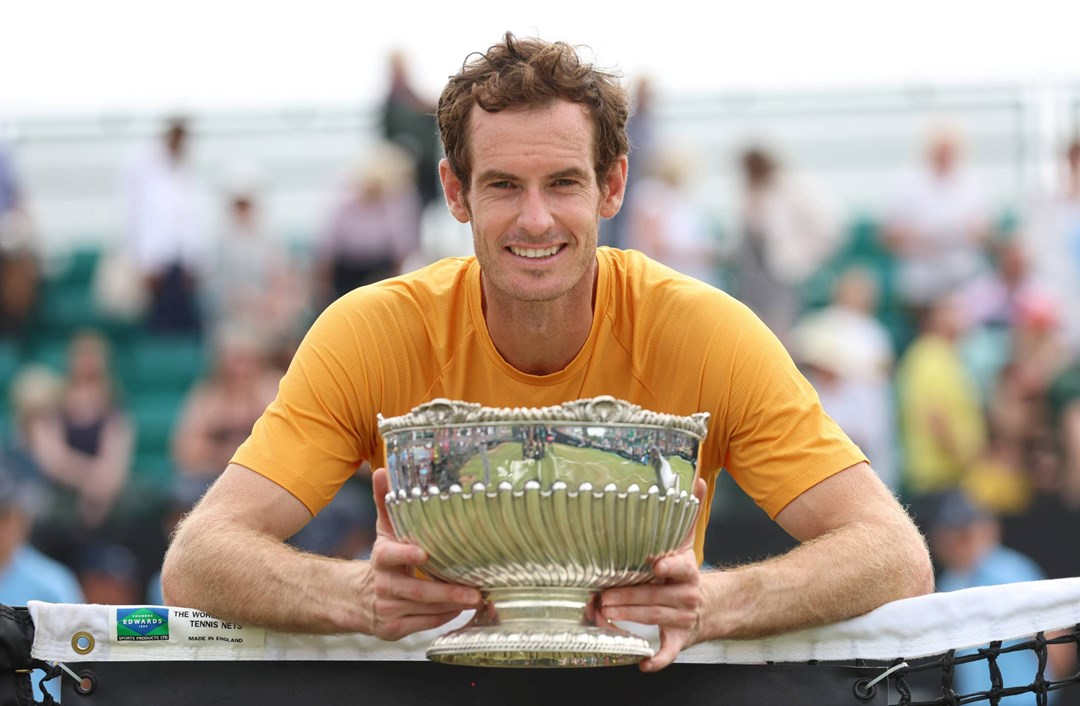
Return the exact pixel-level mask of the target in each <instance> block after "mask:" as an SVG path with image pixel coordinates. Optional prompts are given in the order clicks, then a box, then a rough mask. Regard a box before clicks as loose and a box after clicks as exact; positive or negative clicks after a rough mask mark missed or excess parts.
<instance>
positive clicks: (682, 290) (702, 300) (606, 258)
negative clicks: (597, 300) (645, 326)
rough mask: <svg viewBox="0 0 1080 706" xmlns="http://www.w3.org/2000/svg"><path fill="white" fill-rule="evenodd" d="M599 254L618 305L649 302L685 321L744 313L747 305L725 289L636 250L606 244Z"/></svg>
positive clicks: (653, 306)
mask: <svg viewBox="0 0 1080 706" xmlns="http://www.w3.org/2000/svg"><path fill="white" fill-rule="evenodd" d="M599 257H600V258H601V266H602V267H605V268H606V269H607V272H608V276H609V278H610V283H611V294H612V295H613V296H614V299H615V302H614V303H615V305H616V306H619V307H624V306H630V305H636V306H646V307H649V308H650V310H656V311H657V312H658V313H671V314H675V315H677V316H679V317H680V319H681V320H682V321H684V322H685V321H686V320H687V317H689V318H693V317H696V316H707V317H715V316H716V315H717V314H731V315H741V314H742V313H743V310H745V309H746V307H745V306H743V305H742V304H741V303H740V302H739V301H738V300H736V299H735V298H734V297H732V296H731V295H729V294H727V293H726V292H724V291H722V290H720V289H717V288H716V287H714V286H712V285H710V284H706V283H704V282H702V281H700V280H697V279H694V278H693V277H690V276H687V275H684V274H682V273H681V272H678V271H677V270H674V269H672V268H670V267H668V266H667V265H663V264H661V263H659V262H657V261H656V260H653V259H651V258H649V257H648V256H646V255H645V254H644V253H641V252H639V251H637V250H619V249H616V248H607V247H604V248H600V251H599ZM746 312H747V313H748V312H749V310H746ZM652 323H657V322H656V321H653V322H652Z"/></svg>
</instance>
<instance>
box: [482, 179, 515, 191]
mask: <svg viewBox="0 0 1080 706" xmlns="http://www.w3.org/2000/svg"><path fill="white" fill-rule="evenodd" d="M488 186H489V187H490V188H492V189H510V188H513V186H514V184H513V182H510V181H507V180H505V179H503V180H502V181H493V182H491V183H490V184H488Z"/></svg>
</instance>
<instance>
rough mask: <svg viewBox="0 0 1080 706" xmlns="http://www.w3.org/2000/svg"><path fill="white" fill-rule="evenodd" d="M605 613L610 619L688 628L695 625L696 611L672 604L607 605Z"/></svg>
mask: <svg viewBox="0 0 1080 706" xmlns="http://www.w3.org/2000/svg"><path fill="white" fill-rule="evenodd" d="M603 615H604V617H605V618H607V619H608V620H612V621H614V620H622V621H626V622H631V623H639V624H641V625H660V626H663V627H669V628H681V629H684V630H688V629H690V628H692V627H694V621H695V620H696V619H697V616H696V614H695V613H693V612H690V611H687V610H683V609H679V608H673V607H671V606H655V605H640V606H629V605H628V606H610V607H609V606H605V607H604V610H603Z"/></svg>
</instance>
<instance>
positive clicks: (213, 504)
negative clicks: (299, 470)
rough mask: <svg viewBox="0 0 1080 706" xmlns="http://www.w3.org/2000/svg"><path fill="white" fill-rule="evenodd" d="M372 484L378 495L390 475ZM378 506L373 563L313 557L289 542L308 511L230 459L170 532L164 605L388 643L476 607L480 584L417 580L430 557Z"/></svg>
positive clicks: (308, 516)
mask: <svg viewBox="0 0 1080 706" xmlns="http://www.w3.org/2000/svg"><path fill="white" fill-rule="evenodd" d="M373 483H374V485H375V488H376V496H377V498H381V497H382V496H383V495H385V492H386V476H385V471H381V472H376V474H375V475H374V477H373ZM380 491H381V492H380ZM378 504H379V506H380V507H379V509H380V516H379V535H380V536H379V539H378V540H377V542H376V545H375V548H374V549H373V551H372V560H371V561H370V562H365V561H349V560H341V559H330V558H326V557H321V556H317V555H314V554H307V553H304V552H300V551H297V550H295V549H293V548H292V547H290V546H288V545H286V544H284V540H285V539H286V538H288V537H290V536H292V535H293V534H295V533H296V532H297V531H298V530H299V529H300V528H301V527H303V526H304V525H305V524H306V523H307V522H308V521H309V520H310V519H311V514H310V513H309V512H308V510H307V508H306V507H305V506H304V505H303V504H302V503H301V502H300V501H299V500H297V499H296V498H295V497H294V496H293V495H292V494H290V493H289V492H288V491H286V490H284V489H283V488H281V487H280V486H278V485H277V484H275V483H274V482H272V481H270V480H268V479H266V478H264V477H263V476H261V475H259V474H257V473H255V472H254V471H251V470H249V469H247V468H244V467H243V466H239V465H236V464H230V465H229V467H228V468H227V469H226V470H225V473H224V474H223V475H222V476H221V478H220V479H218V481H217V482H216V483H215V484H214V485H213V487H211V489H210V490H209V491H208V492H207V494H206V497H204V498H203V500H202V501H201V502H200V503H199V505H198V506H197V507H196V508H195V509H194V510H193V511H192V512H191V514H190V515H189V516H188V517H187V519H185V520H184V522H183V523H181V525H180V528H179V529H178V530H177V532H176V535H175V536H174V538H173V541H172V545H171V546H170V547H169V551H168V553H167V554H166V556H165V564H164V566H163V567H162V587H163V589H164V592H165V598H166V601H167V602H169V603H170V604H172V605H182V606H188V607H193V608H199V609H201V610H205V611H206V612H208V613H211V614H213V615H216V616H218V617H221V618H226V619H231V620H234V621H236V622H240V623H246V624H250V625H260V626H264V627H269V628H273V629H275V630H282V631H299V632H310V633H335V632H363V633H367V634H370V635H377V636H379V637H383V638H386V639H397V638H400V637H402V636H404V635H407V634H409V633H412V632H416V631H418V630H424V629H428V628H432V627H437V626H438V625H441V624H443V623H445V622H447V621H448V620H450V619H451V618H453V617H454V616H456V615H457V614H458V613H460V612H461V610H463V609H464V608H466V607H471V606H475V605H476V604H477V603H479V600H480V594H479V591H476V590H475V589H471V588H465V587H462V586H451V585H448V584H438V583H434V582H431V581H422V580H420V579H418V578H415V577H414V576H413V575H412V567H413V566H416V565H417V564H420V563H422V562H423V561H424V560H425V559H426V556H425V555H424V552H423V551H422V550H421V549H420V548H419V547H415V546H412V545H408V544H403V543H400V542H398V541H397V540H396V539H394V537H393V534H392V531H390V529H389V528H390V525H389V522H388V521H387V519H386V513H385V509H384V508H383V507H382V502H381V501H380V502H379V503H378ZM388 532H389V534H387V533H388Z"/></svg>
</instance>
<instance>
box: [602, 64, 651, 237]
mask: <svg viewBox="0 0 1080 706" xmlns="http://www.w3.org/2000/svg"><path fill="white" fill-rule="evenodd" d="M630 93H631V98H630V99H631V101H632V104H631V107H630V118H629V119H628V120H627V123H626V133H627V136H628V137H629V138H630V155H631V156H630V161H631V162H633V163H634V167H633V168H631V169H630V170H629V171H628V172H627V173H626V197H625V200H624V201H623V207H622V210H620V211H619V212H618V213H616V214H615V216H614V217H612V218H609V219H607V220H604V221H601V222H600V243H601V245H609V246H611V247H614V248H626V247H628V246H627V244H626V243H627V235H626V227H627V226H626V223H627V220H628V216H627V213H628V212H629V211H630V207H631V205H632V204H633V203H634V199H635V197H636V196H637V183H638V182H639V181H640V180H641V176H642V172H640V171H638V168H637V167H638V165H642V166H644V165H647V164H649V163H651V162H652V161H653V159H654V155H653V152H654V150H655V146H656V115H655V113H654V108H653V105H654V102H655V95H654V89H653V85H652V81H651V80H650V79H649V77H648V76H641V77H639V78H638V79H637V81H636V82H635V84H634V88H633V89H632V90H631V92H630Z"/></svg>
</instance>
